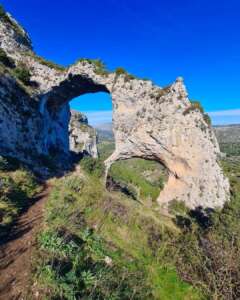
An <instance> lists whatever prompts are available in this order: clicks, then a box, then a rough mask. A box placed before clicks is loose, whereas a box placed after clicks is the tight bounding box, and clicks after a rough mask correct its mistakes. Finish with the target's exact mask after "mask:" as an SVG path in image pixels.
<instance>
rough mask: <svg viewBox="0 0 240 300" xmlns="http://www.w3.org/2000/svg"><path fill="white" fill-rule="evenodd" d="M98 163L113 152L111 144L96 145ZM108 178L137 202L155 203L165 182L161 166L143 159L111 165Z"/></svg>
mask: <svg viewBox="0 0 240 300" xmlns="http://www.w3.org/2000/svg"><path fill="white" fill-rule="evenodd" d="M98 150H99V155H100V161H104V160H105V159H107V158H108V157H109V156H110V155H111V154H112V153H113V151H114V143H113V142H108V141H105V142H102V143H100V144H99V145H98ZM109 176H110V177H111V178H112V180H113V181H114V182H115V183H116V184H118V185H119V186H121V187H122V188H124V189H126V190H127V191H128V192H129V194H132V195H133V197H135V198H136V199H138V200H142V201H145V200H149V201H155V200H156V198H157V197H158V195H159V194H160V191H161V190H162V189H163V187H164V183H165V182H166V180H167V172H166V170H165V169H164V167H163V166H161V165H160V164H158V163H156V162H154V161H148V160H144V159H138V158H133V159H128V160H126V161H119V162H116V163H114V164H113V165H112V167H111V169H110V172H109Z"/></svg>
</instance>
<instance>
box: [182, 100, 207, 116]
mask: <svg viewBox="0 0 240 300" xmlns="http://www.w3.org/2000/svg"><path fill="white" fill-rule="evenodd" d="M194 110H199V111H200V112H201V113H202V114H203V113H204V109H203V107H202V105H201V103H200V102H199V101H191V105H190V106H189V107H188V108H186V109H185V111H184V112H183V115H184V116H185V115H187V114H189V113H190V112H192V111H194Z"/></svg>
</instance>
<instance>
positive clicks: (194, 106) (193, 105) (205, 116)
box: [183, 101, 212, 126]
mask: <svg viewBox="0 0 240 300" xmlns="http://www.w3.org/2000/svg"><path fill="white" fill-rule="evenodd" d="M195 110H198V111H200V112H201V113H202V114H203V119H204V121H205V122H206V123H207V124H208V125H209V126H210V125H211V123H212V121H211V118H210V117H209V115H208V114H206V113H204V109H203V107H202V105H201V103H200V102H199V101H191V105H190V106H189V107H188V108H186V109H185V111H184V112H183V115H184V116H186V115H187V114H189V113H191V112H192V111H195Z"/></svg>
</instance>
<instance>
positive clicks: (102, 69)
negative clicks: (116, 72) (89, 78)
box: [76, 58, 109, 76]
mask: <svg viewBox="0 0 240 300" xmlns="http://www.w3.org/2000/svg"><path fill="white" fill-rule="evenodd" d="M78 62H82V63H83V64H85V63H89V64H91V65H94V67H95V73H96V74H97V75H103V76H107V75H108V74H109V71H108V70H107V68H106V65H105V63H104V62H103V61H102V60H101V59H89V58H80V59H79V60H78V61H77V62H76V63H78Z"/></svg>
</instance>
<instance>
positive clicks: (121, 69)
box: [115, 67, 127, 76]
mask: <svg viewBox="0 0 240 300" xmlns="http://www.w3.org/2000/svg"><path fill="white" fill-rule="evenodd" d="M115 73H116V74H117V75H118V76H119V75H122V74H127V71H126V70H125V69H124V68H121V67H118V68H116V70H115Z"/></svg>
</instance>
